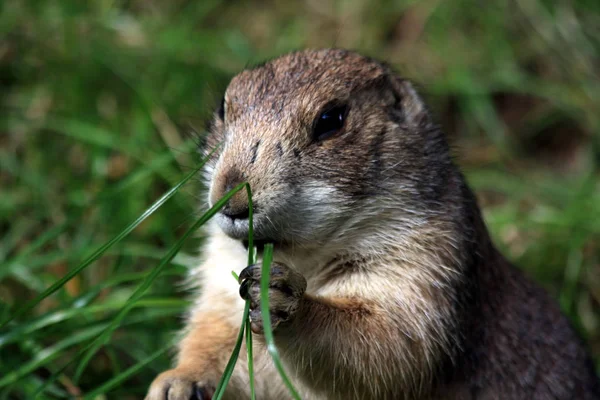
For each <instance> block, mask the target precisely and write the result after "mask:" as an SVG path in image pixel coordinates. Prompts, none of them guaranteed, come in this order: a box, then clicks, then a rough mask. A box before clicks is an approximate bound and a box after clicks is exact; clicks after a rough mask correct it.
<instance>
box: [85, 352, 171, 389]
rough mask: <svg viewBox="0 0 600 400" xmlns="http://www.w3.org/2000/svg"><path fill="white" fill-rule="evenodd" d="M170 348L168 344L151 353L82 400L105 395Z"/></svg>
mask: <svg viewBox="0 0 600 400" xmlns="http://www.w3.org/2000/svg"><path fill="white" fill-rule="evenodd" d="M171 347H172V344H171V343H169V345H168V346H165V347H163V348H162V349H160V350H158V351H156V352H154V353H152V354H151V355H149V356H148V357H147V358H145V359H143V360H142V361H140V362H138V363H137V364H135V365H133V366H132V367H130V368H128V369H127V370H125V371H123V372H121V373H120V374H118V375H117V376H115V377H113V378H112V379H110V380H109V381H107V382H106V383H104V384H103V385H101V386H100V387H97V388H96V389H93V390H91V391H90V392H89V393H87V394H86V395H85V396H84V397H83V398H84V400H86V399H95V398H96V396H98V395H101V394H103V393H106V392H108V391H109V390H111V389H113V388H114V387H115V386H117V385H118V384H120V383H121V382H123V381H124V380H126V379H128V378H129V377H131V376H133V375H134V374H135V373H137V372H138V371H139V370H141V369H142V368H144V367H145V366H146V365H148V364H150V363H151V362H152V361H154V360H155V359H157V358H158V357H160V356H161V355H162V354H163V353H165V352H166V351H167V350H169V349H170V348H171Z"/></svg>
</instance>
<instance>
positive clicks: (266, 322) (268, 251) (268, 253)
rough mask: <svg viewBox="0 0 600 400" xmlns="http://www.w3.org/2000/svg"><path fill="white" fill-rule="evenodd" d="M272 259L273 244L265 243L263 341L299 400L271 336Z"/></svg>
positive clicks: (295, 397)
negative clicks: (270, 289) (270, 292)
mask: <svg viewBox="0 0 600 400" xmlns="http://www.w3.org/2000/svg"><path fill="white" fill-rule="evenodd" d="M272 261H273V244H272V243H267V244H266V245H265V249H264V251H263V262H262V270H261V274H262V275H261V279H260V313H261V315H262V319H263V329H264V330H265V333H264V334H265V342H266V343H267V351H268V352H269V354H271V358H273V363H274V364H275V368H277V372H279V375H281V379H282V380H283V383H284V384H285V386H287V388H288V390H289V391H290V394H291V395H292V397H293V398H294V399H296V400H300V395H299V394H298V392H297V391H296V388H294V385H292V382H291V381H290V378H288V376H287V374H286V373H285V370H284V369H283V364H282V363H281V359H280V358H279V352H278V351H277V347H276V346H275V339H274V338H273V329H272V327H271V314H270V312H269V277H270V272H271V262H272Z"/></svg>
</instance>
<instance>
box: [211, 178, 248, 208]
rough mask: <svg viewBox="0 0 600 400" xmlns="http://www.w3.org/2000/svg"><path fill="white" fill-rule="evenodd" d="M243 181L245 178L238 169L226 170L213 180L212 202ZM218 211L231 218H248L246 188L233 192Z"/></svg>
mask: <svg viewBox="0 0 600 400" xmlns="http://www.w3.org/2000/svg"><path fill="white" fill-rule="evenodd" d="M243 182H245V179H244V176H243V174H242V173H241V172H240V171H239V170H237V169H230V170H228V171H226V172H225V173H224V174H222V175H221V176H220V177H218V178H217V180H216V181H215V190H213V192H212V195H211V201H212V203H213V204H215V203H216V202H217V201H219V200H220V199H221V198H222V197H223V196H225V195H226V194H227V193H228V192H229V191H230V190H232V189H234V188H235V187H236V186H237V185H239V184H240V183H243ZM220 212H221V214H223V215H226V216H227V217H229V218H231V219H246V218H248V193H247V192H246V189H242V190H240V191H238V192H237V193H236V194H234V195H233V197H232V198H231V199H229V201H227V203H226V204H225V206H224V207H223V208H222V209H221V211H220Z"/></svg>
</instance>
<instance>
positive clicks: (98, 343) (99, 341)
mask: <svg viewBox="0 0 600 400" xmlns="http://www.w3.org/2000/svg"><path fill="white" fill-rule="evenodd" d="M244 186H245V183H241V184H239V185H238V186H236V187H235V188H233V189H232V190H231V191H230V192H229V193H227V194H226V195H225V196H224V197H223V198H222V199H221V200H219V201H218V202H217V203H215V205H214V206H212V207H211V208H210V209H209V210H208V211H207V212H205V213H204V214H203V215H202V216H201V217H200V218H199V219H198V220H197V221H196V222H195V223H194V225H192V227H191V228H189V229H188V230H187V231H186V232H185V233H184V234H183V236H182V237H181V238H180V239H179V240H178V241H177V243H175V245H174V246H173V247H171V249H170V250H169V252H168V253H167V255H166V256H165V257H164V258H163V259H162V261H161V262H160V263H159V264H158V265H157V266H156V267H154V269H153V270H152V271H151V272H150V273H149V274H148V276H147V277H146V278H145V279H144V281H143V282H142V283H141V284H140V286H139V287H138V288H137V289H136V291H135V292H134V293H133V294H132V295H131V297H130V298H129V299H128V300H127V303H126V305H125V306H124V307H123V309H121V311H120V312H119V313H118V314H117V316H116V317H115V318H114V319H113V320H112V322H111V324H110V325H109V327H108V328H107V329H106V330H105V331H104V332H103V333H102V334H101V335H100V336H99V337H98V338H96V339H95V340H94V342H93V344H92V346H91V348H90V349H89V350H88V351H87V353H86V354H85V355H84V357H83V360H82V361H81V362H80V364H79V366H78V367H77V371H76V372H75V378H74V380H75V381H78V380H79V377H80V376H81V374H82V373H83V371H84V369H85V367H86V365H87V363H88V362H89V360H90V359H91V358H92V357H93V356H94V354H95V353H96V351H98V349H99V348H100V347H102V346H103V345H104V344H105V343H106V342H107V341H108V340H109V339H110V337H111V335H112V333H113V332H114V331H115V329H117V327H118V326H119V324H120V323H121V321H122V320H123V318H124V317H125V315H127V313H128V312H129V310H131V308H133V306H134V305H135V303H136V302H137V301H138V300H139V299H140V298H141V297H142V296H143V295H144V293H145V292H146V291H147V290H148V289H149V288H150V286H151V285H152V282H154V280H155V279H156V278H157V277H158V275H159V274H160V273H161V271H162V270H163V268H164V267H165V266H167V265H168V264H169V263H170V262H171V260H172V259H173V258H174V257H175V255H176V254H177V253H178V252H179V250H181V248H182V247H183V244H184V242H185V241H186V240H187V238H188V237H189V236H190V235H191V234H192V233H194V232H195V231H196V230H197V229H198V228H200V227H201V226H202V225H204V224H205V223H206V222H207V221H208V220H210V219H211V218H212V217H213V216H214V215H215V214H216V213H217V212H218V211H219V210H220V209H221V208H223V206H224V205H225V203H227V201H229V199H230V198H231V197H233V195H235V194H236V193H237V192H238V191H240V190H242V189H243V188H244Z"/></svg>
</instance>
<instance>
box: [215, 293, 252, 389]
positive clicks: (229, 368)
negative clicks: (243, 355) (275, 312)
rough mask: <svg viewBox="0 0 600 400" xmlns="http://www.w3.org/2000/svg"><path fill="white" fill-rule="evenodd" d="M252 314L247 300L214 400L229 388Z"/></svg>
mask: <svg viewBox="0 0 600 400" xmlns="http://www.w3.org/2000/svg"><path fill="white" fill-rule="evenodd" d="M249 314H250V302H249V301H247V302H246V306H245V307H244V315H243V316H242V327H241V328H240V332H239V333H238V337H237V340H236V342H235V346H234V348H233V351H232V352H231V357H229V361H228V362H227V365H226V366H225V371H224V372H223V375H221V380H219V384H218V385H217V389H216V390H215V394H214V396H213V400H221V398H222V397H223V395H224V394H225V388H227V384H228V383H229V380H230V379H231V375H233V369H234V368H235V364H236V362H237V360H238V357H239V356H240V349H241V348H242V339H243V338H244V327H245V326H246V321H247V320H248V315H249Z"/></svg>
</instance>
